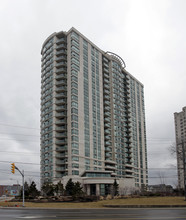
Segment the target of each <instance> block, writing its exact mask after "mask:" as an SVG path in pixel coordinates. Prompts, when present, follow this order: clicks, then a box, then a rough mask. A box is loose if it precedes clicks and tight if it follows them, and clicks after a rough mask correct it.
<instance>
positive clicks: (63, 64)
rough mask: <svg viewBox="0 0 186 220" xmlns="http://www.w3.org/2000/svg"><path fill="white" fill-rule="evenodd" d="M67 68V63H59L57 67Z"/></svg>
mask: <svg viewBox="0 0 186 220" xmlns="http://www.w3.org/2000/svg"><path fill="white" fill-rule="evenodd" d="M66 66H67V62H65V61H63V62H59V63H56V67H58V68H59V67H66Z"/></svg>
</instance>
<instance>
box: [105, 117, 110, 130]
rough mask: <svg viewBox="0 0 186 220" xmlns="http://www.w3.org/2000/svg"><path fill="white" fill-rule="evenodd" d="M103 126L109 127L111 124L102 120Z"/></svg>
mask: <svg viewBox="0 0 186 220" xmlns="http://www.w3.org/2000/svg"><path fill="white" fill-rule="evenodd" d="M109 120H110V119H109ZM104 127H105V129H107V128H110V127H111V124H110V123H108V122H104Z"/></svg>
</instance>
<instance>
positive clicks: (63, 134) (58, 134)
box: [55, 126, 67, 143]
mask: <svg viewBox="0 0 186 220" xmlns="http://www.w3.org/2000/svg"><path fill="white" fill-rule="evenodd" d="M66 129H67V128H66V127H65V126H62V127H61V130H56V131H62V132H63V133H57V132H56V135H55V137H56V138H66V137H67V133H66V132H64V131H66ZM59 141H61V140H59ZM62 141H63V142H64V140H62ZM59 143H60V142H59Z"/></svg>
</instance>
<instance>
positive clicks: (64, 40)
mask: <svg viewBox="0 0 186 220" xmlns="http://www.w3.org/2000/svg"><path fill="white" fill-rule="evenodd" d="M66 42H67V41H66V39H64V38H61V39H58V40H57V41H56V44H57V45H59V44H61V43H66Z"/></svg>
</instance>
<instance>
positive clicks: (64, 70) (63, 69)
mask: <svg viewBox="0 0 186 220" xmlns="http://www.w3.org/2000/svg"><path fill="white" fill-rule="evenodd" d="M66 72H67V68H58V69H56V73H57V74H61V73H66Z"/></svg>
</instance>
